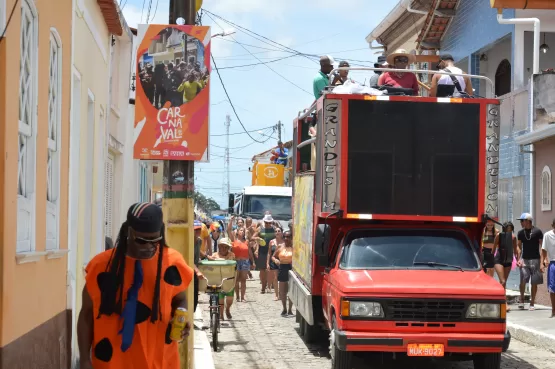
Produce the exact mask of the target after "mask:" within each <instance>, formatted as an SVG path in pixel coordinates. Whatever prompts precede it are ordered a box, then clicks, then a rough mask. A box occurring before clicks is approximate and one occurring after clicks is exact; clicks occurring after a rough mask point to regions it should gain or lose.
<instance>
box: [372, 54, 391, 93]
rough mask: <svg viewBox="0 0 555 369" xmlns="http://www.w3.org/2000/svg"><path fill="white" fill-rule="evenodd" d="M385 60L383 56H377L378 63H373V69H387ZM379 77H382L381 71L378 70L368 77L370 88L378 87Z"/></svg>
mask: <svg viewBox="0 0 555 369" xmlns="http://www.w3.org/2000/svg"><path fill="white" fill-rule="evenodd" d="M386 60H387V58H386V57H385V56H384V55H380V56H378V62H377V63H374V68H387V67H388V66H389V64H387V61H386ZM381 75H382V72H381V71H379V70H375V71H374V75H373V76H372V77H370V87H372V88H376V87H378V80H379V79H380V76H381Z"/></svg>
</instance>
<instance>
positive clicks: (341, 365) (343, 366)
mask: <svg viewBox="0 0 555 369" xmlns="http://www.w3.org/2000/svg"><path fill="white" fill-rule="evenodd" d="M336 329H337V325H336V323H335V317H333V318H332V321H331V331H330V356H331V369H352V362H353V353H352V352H348V351H341V350H339V349H338V348H337V346H336V344H335V330H336Z"/></svg>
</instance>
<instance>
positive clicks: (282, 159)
mask: <svg viewBox="0 0 555 369" xmlns="http://www.w3.org/2000/svg"><path fill="white" fill-rule="evenodd" d="M272 154H273V155H275V156H277V159H276V164H279V165H287V158H288V156H289V150H287V148H285V146H284V145H283V142H281V141H278V148H277V150H274V151H272Z"/></svg>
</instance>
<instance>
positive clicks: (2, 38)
mask: <svg viewBox="0 0 555 369" xmlns="http://www.w3.org/2000/svg"><path fill="white" fill-rule="evenodd" d="M18 3H19V0H15V3H14V4H13V7H12V11H11V12H10V16H9V17H8V21H7V22H6V27H4V31H2V36H0V44H1V43H2V41H4V36H5V35H6V31H7V30H8V26H9V25H10V23H11V21H12V17H13V13H14V12H15V8H16V7H17V4H18Z"/></svg>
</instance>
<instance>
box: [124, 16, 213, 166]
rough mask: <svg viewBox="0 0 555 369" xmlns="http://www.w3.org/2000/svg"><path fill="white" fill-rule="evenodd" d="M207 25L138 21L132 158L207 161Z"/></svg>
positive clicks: (208, 48) (208, 75) (208, 80)
mask: <svg viewBox="0 0 555 369" xmlns="http://www.w3.org/2000/svg"><path fill="white" fill-rule="evenodd" d="M210 38H211V36H210V27H205V26H187V25H185V26H179V25H173V24H172V25H161V24H147V25H139V29H138V37H137V42H138V45H139V46H138V48H137V59H136V60H137V65H136V86H137V91H136V97H135V121H134V127H135V129H134V147H133V157H134V158H135V159H143V160H195V161H208V149H209V136H208V132H209V130H208V124H209V120H208V112H209V107H210V101H209V100H210Z"/></svg>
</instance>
